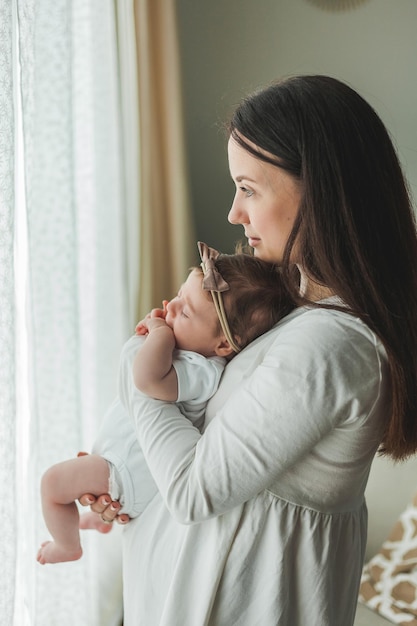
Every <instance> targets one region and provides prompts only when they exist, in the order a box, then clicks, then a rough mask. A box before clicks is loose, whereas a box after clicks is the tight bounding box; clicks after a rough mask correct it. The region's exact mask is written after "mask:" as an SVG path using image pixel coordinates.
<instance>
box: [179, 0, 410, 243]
mask: <svg viewBox="0 0 417 626" xmlns="http://www.w3.org/2000/svg"><path fill="white" fill-rule="evenodd" d="M317 1H318V0H317ZM345 4H349V2H348V0H347V1H345ZM350 4H351V5H352V7H351V8H350V9H348V10H344V11H327V10H324V9H322V8H319V7H318V6H315V5H314V4H313V0H176V5H177V16H178V27H179V36H180V53H181V63H182V80H183V91H184V110H185V117H186V120H185V122H186V135H187V136H186V143H187V154H188V162H189V172H190V184H191V200H192V208H193V213H194V216H195V225H196V234H197V237H198V238H199V239H202V240H204V241H206V242H207V243H209V244H211V245H213V246H216V247H218V248H220V249H221V250H222V251H224V252H232V251H233V248H234V242H235V241H236V240H238V239H239V238H240V237H241V236H242V232H243V231H242V229H241V228H239V227H236V226H235V227H233V226H231V225H229V224H228V223H227V212H228V209H229V207H230V204H231V201H232V198H233V189H234V186H233V184H232V182H231V180H230V177H229V173H228V166H227V158H226V138H225V135H224V132H223V129H222V125H223V123H224V121H225V120H227V118H228V116H229V114H230V112H231V111H232V109H233V107H234V105H235V104H236V103H237V102H238V101H239V100H240V99H241V97H242V96H244V95H245V94H246V93H247V92H250V91H252V90H254V89H255V88H257V87H259V86H262V85H265V84H267V83H268V82H271V81H273V80H274V79H276V78H278V77H280V76H283V75H288V74H300V73H307V74H311V73H322V74H329V75H332V76H335V77H337V78H340V79H342V80H345V81H346V82H348V83H349V84H350V85H352V86H353V87H354V88H356V89H357V90H358V91H359V92H360V93H361V94H362V95H363V96H364V97H365V98H366V99H367V100H368V101H369V102H370V103H371V104H372V105H373V106H374V107H375V108H376V110H377V111H378V112H379V114H380V115H381V117H382V119H383V120H384V122H385V124H386V125H387V127H388V128H389V129H390V131H391V134H392V136H393V137H394V140H395V143H396V145H397V147H398V150H399V153H400V158H401V160H402V163H403V165H404V169H405V171H406V174H407V176H408V178H409V181H410V184H411V188H412V191H413V192H414V195H415V196H416V197H417V191H416V188H417V35H416V33H417V1H416V0H362V1H361V2H359V0H356V5H357V6H356V7H354V4H355V3H354V2H353V0H351V3H350Z"/></svg>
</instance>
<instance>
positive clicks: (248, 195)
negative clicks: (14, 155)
mask: <svg viewBox="0 0 417 626" xmlns="http://www.w3.org/2000/svg"><path fill="white" fill-rule="evenodd" d="M240 191H242V192H243V193H244V194H245V195H246V196H247V197H248V198H250V197H251V196H253V191H252V189H248V188H247V187H240Z"/></svg>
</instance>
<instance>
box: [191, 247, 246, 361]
mask: <svg viewBox="0 0 417 626" xmlns="http://www.w3.org/2000/svg"><path fill="white" fill-rule="evenodd" d="M197 246H198V251H199V253H200V258H201V268H202V270H203V289H205V290H207V291H210V293H211V297H212V298H213V303H214V308H215V309H216V313H217V317H218V318H219V322H220V326H221V328H222V331H223V334H224V336H225V337H226V339H227V341H228V342H229V344H230V346H231V348H232V350H233V351H234V352H240V348H239V346H238V345H237V344H236V343H235V341H234V339H233V336H232V333H231V331H230V326H229V323H228V321H227V316H226V311H225V308H224V304H223V296H222V292H223V291H228V290H229V289H230V287H229V285H228V283H227V282H226V281H225V280H224V278H223V277H222V275H221V274H220V272H219V271H218V269H217V268H216V263H215V262H216V259H217V258H218V257H219V256H220V253H219V252H218V251H217V250H215V249H214V248H210V247H209V246H208V245H207V244H205V243H203V242H202V241H199V242H198V243H197Z"/></svg>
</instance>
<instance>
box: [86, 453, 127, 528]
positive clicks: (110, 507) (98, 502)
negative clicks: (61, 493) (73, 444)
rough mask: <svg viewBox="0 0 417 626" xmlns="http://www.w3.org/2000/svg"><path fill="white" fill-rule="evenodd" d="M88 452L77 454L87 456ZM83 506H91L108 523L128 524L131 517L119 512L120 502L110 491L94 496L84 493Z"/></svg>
mask: <svg viewBox="0 0 417 626" xmlns="http://www.w3.org/2000/svg"><path fill="white" fill-rule="evenodd" d="M86 454H88V452H79V453H78V454H77V456H85V455H86ZM78 501H79V503H80V504H81V505H82V506H89V507H90V508H91V510H92V511H93V512H94V513H97V514H98V515H100V518H101V519H102V521H103V522H105V523H106V524H111V523H112V522H114V521H116V522H117V523H118V524H127V523H128V522H129V521H130V517H129V516H128V515H127V514H126V513H121V514H119V511H120V508H121V506H120V502H117V501H116V500H112V499H111V497H110V496H109V494H108V493H103V494H102V495H100V496H94V495H93V494H91V493H85V494H83V495H82V496H81V497H80V498H79V499H78Z"/></svg>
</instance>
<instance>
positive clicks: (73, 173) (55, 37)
mask: <svg viewBox="0 0 417 626" xmlns="http://www.w3.org/2000/svg"><path fill="white" fill-rule="evenodd" d="M123 6H124V11H123V13H124V15H125V16H126V13H125V12H127V13H129V12H130V11H131V10H132V7H131V2H130V0H126V2H124V3H123ZM115 11H116V9H115V3H114V2H113V1H112V0H88V1H87V0H72V1H71V2H68V0H12V1H10V0H0V85H1V88H0V354H1V359H0V481H1V483H2V484H3V493H4V497H5V506H6V508H7V510H8V514H5V515H2V516H1V530H0V532H1V537H2V539H1V541H0V558H1V563H2V567H1V571H0V609H1V618H0V621H1V622H2V623H4V624H11V625H12V624H13V625H14V626H24V625H26V624H27V625H32V624H33V625H39V626H55V625H57V626H58V625H59V626H67V625H68V626H69V625H70V624H71V625H73V624H77V625H85V626H96V625H97V626H113V624H114V625H116V624H117V623H119V621H120V609H121V604H120V602H121V598H120V573H119V571H118V566H119V556H120V554H119V553H120V550H119V540H120V534H119V533H118V530H119V529H117V528H115V529H114V531H113V532H112V533H110V535H106V536H99V535H98V534H97V533H93V532H91V531H84V534H83V546H84V556H83V558H82V559H81V560H80V561H78V562H74V563H65V564H59V565H53V566H40V565H39V564H38V563H37V562H36V560H35V556H36V551H37V548H38V545H39V543H40V542H41V541H42V540H44V539H47V538H48V533H47V531H46V528H45V526H44V523H43V519H42V515H41V509H40V501H39V482H40V477H41V474H42V472H43V471H44V470H45V469H46V468H47V467H48V466H49V465H51V464H53V463H55V462H58V461H60V460H63V459H65V458H69V457H73V456H75V455H76V453H77V451H78V450H82V449H84V450H88V449H89V448H90V446H91V443H92V440H93V438H94V434H95V432H96V431H97V427H98V424H99V420H100V417H101V415H102V414H103V411H104V409H105V407H106V406H107V405H108V403H109V402H110V401H111V400H112V398H113V395H114V394H115V393H116V373H117V365H118V357H119V351H120V348H121V345H122V344H123V342H124V341H125V339H126V338H127V337H128V336H129V334H130V333H131V331H132V328H133V327H134V322H135V312H134V304H133V303H134V301H135V299H136V294H135V293H132V291H133V284H134V282H135V280H134V278H132V275H131V273H130V268H131V267H133V268H135V266H136V264H137V257H135V241H136V240H137V239H136V237H135V233H136V232H137V231H138V228H139V225H138V207H137V204H136V201H135V198H137V191H136V190H135V187H133V188H130V189H127V187H126V168H125V155H126V154H127V153H128V154H130V155H132V154H133V155H135V154H136V153H137V151H136V149H135V146H134V144H131V143H130V144H129V142H131V141H133V142H135V141H136V140H137V136H138V133H137V132H136V129H134V128H133V129H132V128H130V129H129V134H128V135H127V137H126V136H124V135H123V124H122V119H121V104H122V103H123V101H124V100H125V99H126V97H128V96H127V95H126V91H125V90H126V88H127V87H130V88H131V89H132V90H133V93H136V88H135V85H134V84H133V85H129V86H127V85H126V82H125V81H123V80H122V76H121V74H120V71H119V70H120V57H119V51H118V37H117V28H118V24H117V19H116V14H115ZM127 36H129V29H128V28H127V29H126V33H125V37H127ZM133 47H134V46H133ZM128 49H129V47H127V48H126V50H125V51H124V52H123V54H124V55H126V54H128ZM19 61H20V65H19ZM131 62H132V63H133V64H134V63H135V57H134V55H132V60H131ZM12 78H13V80H12ZM133 123H134V122H133ZM126 142H128V143H126ZM15 175H16V176H15ZM15 177H16V180H15ZM129 184H130V185H137V177H135V178H134V179H133V180H129ZM128 233H129V236H128V235H127V234H128ZM13 259H14V263H13ZM16 328H17V331H16V330H15V329H16ZM6 486H7V488H6ZM14 494H16V498H14ZM103 561H104V562H105V561H109V562H110V561H111V563H110V567H109V568H108V570H107V571H106V570H105V569H104V568H103V566H102V562H103ZM103 574H104V576H103ZM104 578H105V579H107V581H108V588H107V589H106V591H105V592H103V584H104V580H103V579H104Z"/></svg>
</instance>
